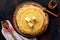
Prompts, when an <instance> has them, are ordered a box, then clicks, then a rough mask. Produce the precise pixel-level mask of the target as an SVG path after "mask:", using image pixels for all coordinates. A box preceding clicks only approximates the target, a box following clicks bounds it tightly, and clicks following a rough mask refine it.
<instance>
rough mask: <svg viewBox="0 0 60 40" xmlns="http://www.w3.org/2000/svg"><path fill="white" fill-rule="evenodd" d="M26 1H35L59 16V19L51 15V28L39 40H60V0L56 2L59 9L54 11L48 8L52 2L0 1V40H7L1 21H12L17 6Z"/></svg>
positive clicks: (46, 0) (43, 0)
mask: <svg viewBox="0 0 60 40" xmlns="http://www.w3.org/2000/svg"><path fill="white" fill-rule="evenodd" d="M25 1H35V2H38V3H39V4H41V5H43V6H44V7H46V8H47V9H48V10H50V11H52V12H54V13H55V14H57V15H58V17H57V18H56V17H54V16H52V15H50V14H49V20H50V22H49V26H48V28H47V30H46V32H45V33H44V34H43V35H41V36H38V37H37V39H38V40H60V0H55V1H56V2H57V4H58V5H57V7H56V8H55V9H53V10H51V9H49V8H48V6H47V5H48V2H49V1H50V0H0V40H5V38H4V37H3V35H2V33H1V21H2V20H6V19H10V18H11V16H12V15H13V12H14V10H15V8H16V6H17V5H19V4H21V3H23V2H25Z"/></svg>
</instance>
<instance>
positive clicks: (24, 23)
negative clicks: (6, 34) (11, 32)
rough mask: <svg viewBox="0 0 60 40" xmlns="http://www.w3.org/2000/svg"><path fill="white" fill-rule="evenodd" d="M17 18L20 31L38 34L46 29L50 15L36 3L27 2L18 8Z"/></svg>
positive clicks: (33, 34)
mask: <svg viewBox="0 0 60 40" xmlns="http://www.w3.org/2000/svg"><path fill="white" fill-rule="evenodd" d="M15 20H16V24H17V27H18V29H19V30H20V32H22V33H23V34H26V35H32V36H36V35H38V34H41V33H42V32H43V31H45V30H46V28H47V24H48V15H47V14H46V13H45V12H43V10H42V8H40V7H38V6H37V5H34V3H32V4H31V3H26V4H24V5H22V6H20V8H18V10H17V12H16V15H15Z"/></svg>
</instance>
